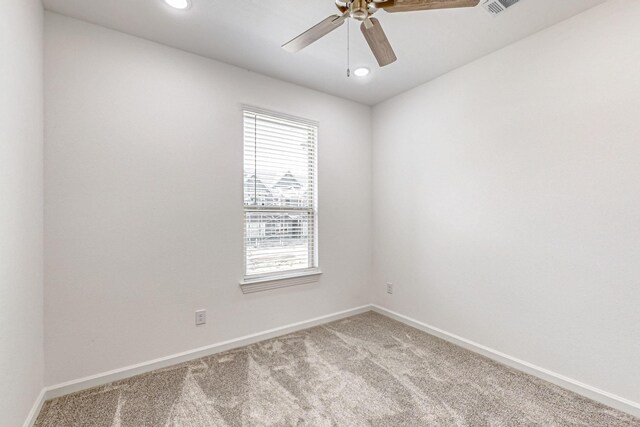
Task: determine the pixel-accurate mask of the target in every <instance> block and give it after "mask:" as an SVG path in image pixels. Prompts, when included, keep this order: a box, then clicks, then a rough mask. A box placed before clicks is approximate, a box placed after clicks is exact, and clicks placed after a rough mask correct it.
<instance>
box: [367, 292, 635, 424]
mask: <svg viewBox="0 0 640 427" xmlns="http://www.w3.org/2000/svg"><path fill="white" fill-rule="evenodd" d="M371 309H372V310H373V311H375V312H377V313H379V314H382V315H384V316H387V317H390V318H392V319H395V320H398V321H400V322H402V323H404V324H406V325H409V326H413V327H414V328H416V329H420V330H421V331H424V332H427V333H429V334H431V335H435V336H437V337H439V338H442V339H444V340H446V341H449V342H451V343H453V344H456V345H458V346H460V347H463V348H466V349H467V350H471V351H473V352H474V353H479V354H481V355H483V356H486V357H488V358H490V359H493V360H495V361H497V362H500V363H502V364H504V365H507V366H510V367H512V368H515V369H517V370H519V371H523V372H525V373H527V374H531V375H533V376H535V377H538V378H541V379H543V380H545V381H549V382H550V383H553V384H555V385H557V386H560V387H562V388H565V389H567V390H571V391H573V392H574V393H577V394H580V395H582V396H585V397H588V398H590V399H592V400H595V401H596V402H600V403H602V404H604V405H607V406H610V407H612V408H616V409H619V410H620V411H624V412H626V413H628V414H631V415H633V416H636V417H639V418H640V403H637V402H633V401H631V400H628V399H625V398H623V397H620V396H616V395H615V394H612V393H609V392H606V391H604V390H600V389H598V388H596V387H592V386H590V385H588V384H584V383H581V382H580V381H576V380H574V379H571V378H568V377H565V376H564V375H560V374H558V373H555V372H552V371H550V370H548V369H544V368H541V367H539V366H536V365H534V364H532V363H529V362H525V361H524V360H520V359H517V358H515V357H512V356H509V355H508V354H504V353H501V352H499V351H497V350H493V349H491V348H489V347H486V346H484V345H481V344H478V343H476V342H473V341H471V340H468V339H466V338H462V337H459V336H457V335H454V334H451V333H449V332H446V331H443V330H442V329H439V328H436V327H434V326H430V325H427V324H426V323H422V322H420V321H418V320H415V319H412V318H410V317H407V316H404V315H402V314H399V313H396V312H394V311H391V310H388V309H386V308H384V307H380V306H378V305H375V304H372V305H371Z"/></svg>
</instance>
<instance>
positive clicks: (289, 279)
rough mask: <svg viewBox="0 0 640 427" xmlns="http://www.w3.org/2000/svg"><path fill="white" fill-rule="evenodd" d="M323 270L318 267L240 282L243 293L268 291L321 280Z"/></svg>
mask: <svg viewBox="0 0 640 427" xmlns="http://www.w3.org/2000/svg"><path fill="white" fill-rule="evenodd" d="M321 274H322V272H321V271H320V270H318V269H315V270H309V271H304V272H299V273H294V274H283V275H281V276H269V277H260V278H255V279H245V280H243V281H241V282H240V289H242V293H243V294H251V293H254V292H262V291H268V290H271V289H278V288H286V287H289V286H297V285H305V284H307V283H314V282H317V281H318V280H320V275H321Z"/></svg>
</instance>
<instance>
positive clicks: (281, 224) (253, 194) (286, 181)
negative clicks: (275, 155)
mask: <svg viewBox="0 0 640 427" xmlns="http://www.w3.org/2000/svg"><path fill="white" fill-rule="evenodd" d="M244 187H245V201H244V203H245V205H246V206H262V207H264V206H273V207H278V208H280V207H285V206H286V207H304V206H305V202H306V201H307V200H309V198H308V192H307V191H306V190H305V189H304V188H303V185H302V184H301V183H300V181H299V180H298V179H296V177H295V176H294V175H293V174H292V173H291V172H290V171H287V172H286V173H285V174H284V175H283V176H282V177H281V178H280V179H279V180H278V181H277V182H276V183H275V184H274V185H273V186H271V187H268V186H267V185H265V184H264V183H263V182H262V180H260V178H257V177H256V176H255V175H250V176H248V177H246V178H245V181H244ZM305 214H306V213H305V212H300V213H297V212H296V211H284V212H273V213H265V212H260V213H258V212H256V213H250V214H248V215H252V216H254V217H255V219H254V221H251V222H249V223H248V224H247V229H246V238H247V240H250V241H253V242H255V243H256V244H257V243H258V242H259V241H263V240H265V239H268V240H270V241H274V240H275V241H280V242H281V243H283V244H284V243H286V244H292V243H296V242H295V241H296V240H301V239H305V238H307V237H308V235H309V230H308V227H305V226H304V224H305V223H306V221H304V219H303V217H304V215H305ZM272 243H273V242H271V243H270V244H272Z"/></svg>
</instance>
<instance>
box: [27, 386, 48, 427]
mask: <svg viewBox="0 0 640 427" xmlns="http://www.w3.org/2000/svg"><path fill="white" fill-rule="evenodd" d="M46 391H47V390H46V389H45V388H43V389H42V390H40V394H38V397H37V398H36V401H35V403H34V404H33V407H32V408H31V410H30V411H29V415H27V419H26V420H25V422H24V424H23V426H24V427H31V426H33V425H34V424H35V422H36V419H37V418H38V414H39V413H40V409H42V405H43V404H44V401H45V400H46V399H45V394H46Z"/></svg>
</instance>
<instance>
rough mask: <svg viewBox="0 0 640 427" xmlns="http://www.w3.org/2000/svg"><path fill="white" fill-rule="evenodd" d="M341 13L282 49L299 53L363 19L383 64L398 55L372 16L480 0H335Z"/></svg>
mask: <svg viewBox="0 0 640 427" xmlns="http://www.w3.org/2000/svg"><path fill="white" fill-rule="evenodd" d="M335 2H336V6H337V7H338V10H339V11H340V13H341V14H340V15H331V16H329V17H328V18H327V19H325V20H323V21H321V22H320V23H318V24H316V25H315V26H313V27H311V28H309V29H308V30H307V31H305V32H304V33H302V34H300V35H299V36H298V37H296V38H294V39H293V40H291V41H289V42H287V43H285V44H284V45H283V46H282V48H283V49H285V50H286V51H289V52H298V51H300V50H302V49H304V48H305V47H307V46H309V45H310V44H311V43H313V42H315V41H316V40H319V39H321V38H322V37H324V36H326V35H327V34H329V33H330V32H331V31H333V30H335V29H336V28H338V27H340V26H341V25H342V24H344V21H345V20H347V19H348V18H353V19H355V20H356V21H360V22H361V24H360V30H362V34H364V38H365V39H366V40H367V43H368V44H369V47H370V48H371V51H372V52H373V55H374V56H375V57H376V60H377V61H378V64H379V65H380V66H381V67H384V66H385V65H389V64H391V63H393V62H395V61H396V60H397V59H398V58H397V57H396V54H395V52H394V51H393V48H392V47H391V44H390V43H389V40H388V39H387V36H386V35H385V33H384V31H383V30H382V26H381V25H380V21H378V20H377V19H376V18H372V17H371V16H372V15H373V14H374V13H376V12H377V11H379V10H381V9H382V10H385V11H387V12H413V11H418V10H432V9H450V8H456V7H474V6H477V5H478V3H480V0H345V1H343V0H335Z"/></svg>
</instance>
